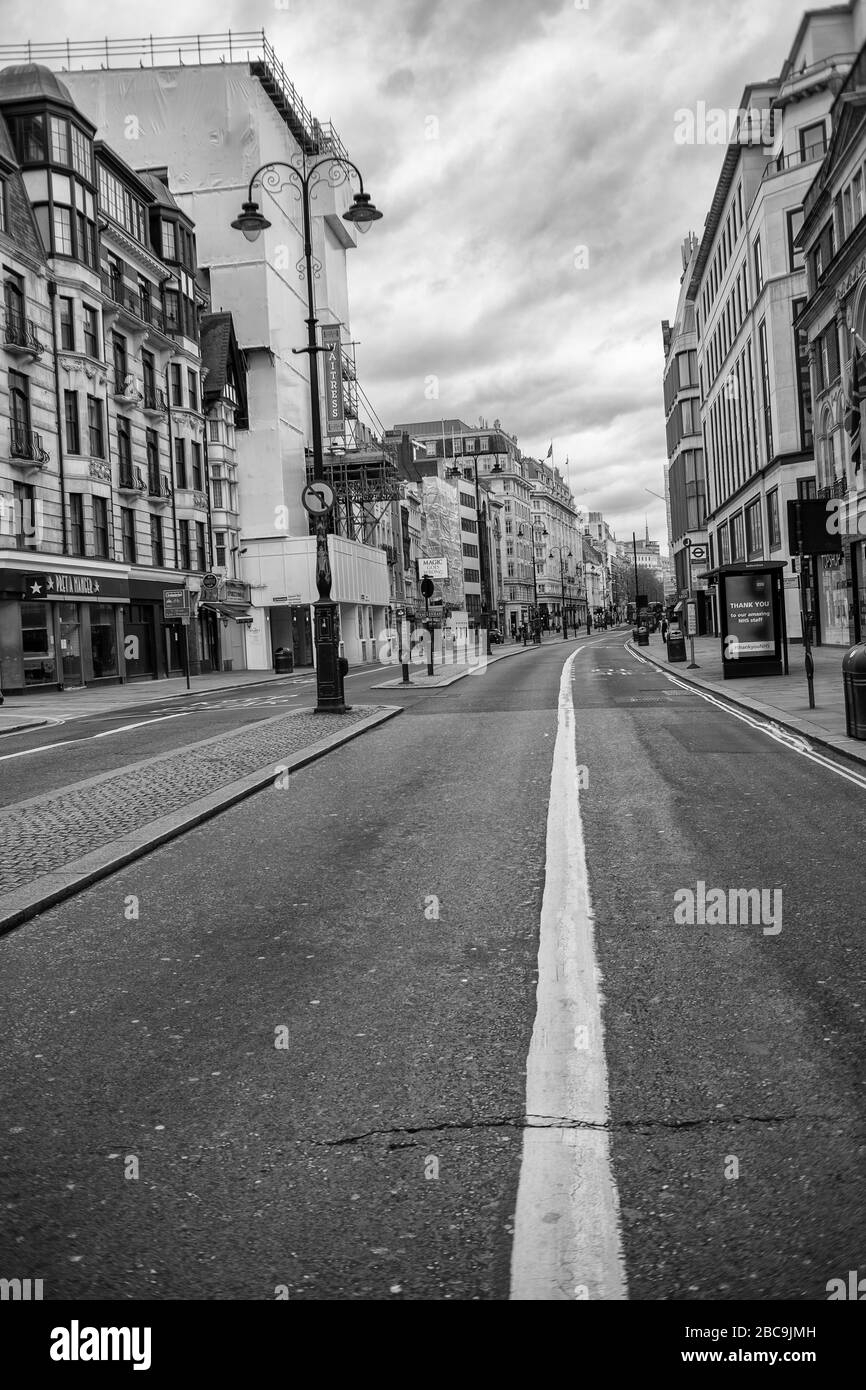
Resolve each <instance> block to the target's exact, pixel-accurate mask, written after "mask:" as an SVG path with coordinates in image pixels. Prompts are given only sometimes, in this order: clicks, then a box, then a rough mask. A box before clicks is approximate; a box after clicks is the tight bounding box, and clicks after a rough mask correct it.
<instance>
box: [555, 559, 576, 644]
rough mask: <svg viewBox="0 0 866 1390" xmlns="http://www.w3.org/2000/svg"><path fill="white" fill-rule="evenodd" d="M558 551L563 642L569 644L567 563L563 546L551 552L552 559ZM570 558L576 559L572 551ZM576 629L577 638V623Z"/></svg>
mask: <svg viewBox="0 0 866 1390" xmlns="http://www.w3.org/2000/svg"><path fill="white" fill-rule="evenodd" d="M556 551H558V552H559V583H560V589H561V593H562V602H561V603H560V608H561V610H562V640H563V642H567V641H568V609H567V608H566V606H565V561H564V560H563V558H562V546H561V545H557V546H554V548H553V550H551V552H550V558H551V560H552V559H553V556H554V554H555V553H556ZM568 558H569V560H571V559H573V558H574V557H573V556H572V553H571V551H570V550H569V552H568ZM574 629H575V636H577V624H576V623H575V625H574Z"/></svg>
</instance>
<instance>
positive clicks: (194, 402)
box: [186, 367, 198, 410]
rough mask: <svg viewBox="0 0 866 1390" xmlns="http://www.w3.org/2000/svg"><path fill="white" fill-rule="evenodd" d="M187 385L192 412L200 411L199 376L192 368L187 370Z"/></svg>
mask: <svg viewBox="0 0 866 1390" xmlns="http://www.w3.org/2000/svg"><path fill="white" fill-rule="evenodd" d="M186 385H187V392H188V394H189V408H190V410H198V376H197V374H196V373H195V372H194V371H193V370H192V368H191V367H188V368H187V373H186Z"/></svg>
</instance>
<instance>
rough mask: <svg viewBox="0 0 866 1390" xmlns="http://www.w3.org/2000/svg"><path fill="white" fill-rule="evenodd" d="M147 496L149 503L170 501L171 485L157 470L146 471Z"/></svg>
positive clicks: (149, 469)
mask: <svg viewBox="0 0 866 1390" xmlns="http://www.w3.org/2000/svg"><path fill="white" fill-rule="evenodd" d="M147 495H148V498H149V500H150V501H151V502H169V501H171V484H170V483H169V481H168V478H167V477H166V475H165V474H164V473H161V472H160V471H159V468H148V470H147Z"/></svg>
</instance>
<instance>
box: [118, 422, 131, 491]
mask: <svg viewBox="0 0 866 1390" xmlns="http://www.w3.org/2000/svg"><path fill="white" fill-rule="evenodd" d="M117 457H118V460H119V462H120V476H121V479H122V480H123V481H124V482H128V481H130V480H131V478H132V437H131V431H130V427H129V421H128V420H127V418H126V416H125V415H118V417H117Z"/></svg>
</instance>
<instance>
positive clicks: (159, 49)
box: [0, 29, 346, 158]
mask: <svg viewBox="0 0 866 1390" xmlns="http://www.w3.org/2000/svg"><path fill="white" fill-rule="evenodd" d="M225 62H229V63H249V65H250V69H251V71H252V73H253V75H254V76H255V77H257V78H258V79H259V81H260V82H261V83H262V86H263V87H264V89H265V91H266V92H267V94H268V96H269V97H270V99H271V101H272V102H273V103H274V105H275V106H276V108H277V110H278V111H279V112H280V115H281V116H282V117H283V119H284V120H285V121H286V124H287V125H288V126H289V128H290V129H291V130H292V133H293V134H294V135H295V138H296V139H297V140H298V143H299V144H300V145H301V147H302V148H303V149H304V151H305V152H306V153H307V154H327V153H333V154H337V155H340V156H342V157H343V158H345V157H346V150H345V147H344V145H343V143H342V141H341V140H340V137H339V136H338V134H337V132H336V131H335V130H334V127H333V125H332V124H331V122H330V121H318V120H316V117H315V116H314V115H313V113H312V112H311V111H310V109H309V108H308V106H307V105H306V103H305V102H304V100H303V98H302V97H301V95H300V93H299V92H298V90H297V88H296V87H295V84H294V83H293V82H292V81H291V79H290V78H289V76H288V75H287V73H286V70H285V68H284V67H283V65H282V63H281V62H280V60H279V58H278V57H277V55H276V53H275V52H274V49H273V46H272V45H271V43H270V42H269V41H268V38H267V35H266V34H265V31H264V29H253V30H241V31H240V32H232V30H231V29H228V30H226V32H225V33H222V34H180V35H155V34H149V35H148V36H147V37H146V38H131V39H108V38H105V39H61V40H60V41H55V42H48V43H34V42H33V41H32V40H28V41H27V42H26V43H4V44H0V67H2V66H5V65H6V64H7V63H43V64H44V65H45V66H46V67H50V68H56V69H59V70H60V71H61V72H63V71H64V70H65V71H67V72H72V71H74V70H75V69H76V68H79V69H82V70H84V69H88V68H112V67H113V68H115V69H117V68H139V67H151V68H158V67H171V66H174V67H189V66H191V65H193V64H200V65H206V64H208V63H225Z"/></svg>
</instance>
